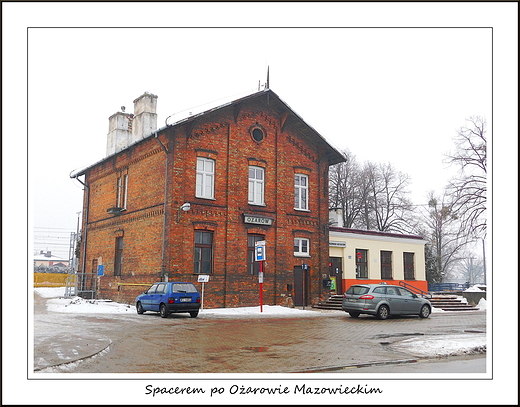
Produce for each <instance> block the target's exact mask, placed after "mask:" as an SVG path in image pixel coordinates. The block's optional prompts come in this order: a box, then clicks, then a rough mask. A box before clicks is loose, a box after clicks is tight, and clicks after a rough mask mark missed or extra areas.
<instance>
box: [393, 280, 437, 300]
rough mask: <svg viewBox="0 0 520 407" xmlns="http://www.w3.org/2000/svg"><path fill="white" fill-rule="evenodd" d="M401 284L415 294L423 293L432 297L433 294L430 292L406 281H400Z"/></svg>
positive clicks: (422, 294) (424, 295)
mask: <svg viewBox="0 0 520 407" xmlns="http://www.w3.org/2000/svg"><path fill="white" fill-rule="evenodd" d="M399 285H400V286H403V287H404V288H407V289H408V290H410V291H411V292H413V293H414V294H418V295H421V296H422V297H424V298H432V295H431V294H430V293H427V292H426V291H423V290H421V289H420V288H417V287H415V286H413V285H412V284H408V283H407V282H406V281H399Z"/></svg>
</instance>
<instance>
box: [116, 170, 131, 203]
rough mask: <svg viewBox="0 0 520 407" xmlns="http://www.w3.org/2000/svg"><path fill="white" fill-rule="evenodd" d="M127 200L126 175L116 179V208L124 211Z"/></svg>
mask: <svg viewBox="0 0 520 407" xmlns="http://www.w3.org/2000/svg"><path fill="white" fill-rule="evenodd" d="M127 200H128V174H124V175H121V176H120V177H117V203H116V207H117V208H121V209H126V203H127Z"/></svg>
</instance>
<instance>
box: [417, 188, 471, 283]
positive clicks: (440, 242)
mask: <svg viewBox="0 0 520 407" xmlns="http://www.w3.org/2000/svg"><path fill="white" fill-rule="evenodd" d="M424 222H425V225H426V228H427V233H426V239H427V240H428V241H429V243H428V244H429V248H428V249H429V250H431V252H430V257H431V262H430V263H431V264H430V267H429V273H430V276H428V275H427V279H428V281H432V282H442V281H443V280H444V279H445V278H446V277H448V276H449V275H451V273H452V271H453V270H454V268H455V267H456V266H457V264H458V262H459V261H460V260H461V259H463V258H464V257H465V254H464V253H463V251H464V249H465V247H466V245H467V239H466V235H465V234H464V233H463V231H462V229H461V224H460V222H459V219H458V217H457V215H456V214H455V212H454V211H453V210H452V208H451V206H450V204H449V203H447V199H446V197H444V198H442V199H440V198H438V197H436V196H435V194H434V193H433V192H430V193H429V194H428V208H427V210H426V213H425V215H424Z"/></svg>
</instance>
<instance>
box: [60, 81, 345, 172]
mask: <svg viewBox="0 0 520 407" xmlns="http://www.w3.org/2000/svg"><path fill="white" fill-rule="evenodd" d="M254 99H262V100H263V102H264V103H266V104H267V105H268V106H269V107H270V108H272V109H273V110H275V111H276V112H277V113H278V114H279V115H280V116H281V117H283V118H284V119H283V123H282V128H283V127H284V126H286V125H287V124H289V125H291V126H292V127H294V128H295V129H296V130H297V131H298V133H299V134H300V135H301V136H302V137H303V138H304V139H305V140H306V141H307V142H309V143H310V144H312V145H314V146H316V148H317V149H318V151H321V152H323V153H324V154H325V155H326V156H327V159H328V160H329V163H330V165H334V164H338V163H340V162H343V161H345V157H344V155H343V154H342V153H341V152H339V151H338V150H337V149H336V148H334V147H333V146H332V145H330V144H329V142H328V141H327V140H326V139H325V138H324V137H323V136H322V135H320V134H319V133H318V132H317V131H316V130H315V129H314V128H312V127H311V126H310V125H309V124H307V123H306V122H305V121H304V120H303V119H302V118H301V117H300V116H299V115H298V114H297V113H296V112H295V111H294V110H293V109H292V108H291V107H290V106H289V105H288V104H287V103H285V102H284V101H283V100H282V99H280V97H279V96H278V95H277V94H276V93H274V92H273V91H272V90H271V89H264V90H262V91H259V92H255V93H252V94H250V95H247V96H244V97H241V98H239V99H234V100H232V101H230V102H227V103H224V104H220V105H218V106H215V107H210V108H208V109H206V110H204V111H202V112H200V113H196V114H190V115H188V117H184V118H182V119H179V120H177V121H175V122H174V123H171V124H167V125H166V126H164V127H161V128H160V129H157V130H156V131H154V132H152V133H151V134H150V135H148V136H146V137H144V138H143V139H142V140H140V141H138V142H137V143H140V142H143V141H144V140H147V139H149V138H151V137H152V136H155V135H156V134H159V133H161V132H162V131H164V130H165V129H167V128H170V127H176V126H181V125H184V124H187V123H189V122H192V121H194V120H196V119H198V118H200V117H202V116H207V115H209V114H211V113H214V112H216V111H218V110H220V109H223V108H225V107H228V106H236V107H237V108H239V106H240V105H241V104H242V103H245V102H248V101H251V100H254ZM170 117H172V116H170ZM166 120H167V121H168V119H166ZM137 143H135V144H137ZM129 147H130V146H129ZM121 151H124V150H121ZM121 151H119V152H117V153H115V154H112V155H111V156H114V155H117V154H119V153H120V152H121ZM111 156H108V157H105V158H103V159H102V160H100V161H98V162H96V163H95V164H92V165H90V166H88V167H86V168H84V169H82V170H79V171H76V172H74V173H71V175H70V177H71V178H76V177H78V176H80V175H83V174H85V172H86V171H87V170H89V169H90V168H92V167H94V166H96V165H97V164H99V163H101V162H103V161H105V160H106V159H108V158H109V157H111Z"/></svg>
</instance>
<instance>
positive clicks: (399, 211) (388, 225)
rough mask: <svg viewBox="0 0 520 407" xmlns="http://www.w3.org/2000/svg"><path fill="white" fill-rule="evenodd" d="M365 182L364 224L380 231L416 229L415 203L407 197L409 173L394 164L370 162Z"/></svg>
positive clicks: (366, 168)
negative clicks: (413, 204)
mask: <svg viewBox="0 0 520 407" xmlns="http://www.w3.org/2000/svg"><path fill="white" fill-rule="evenodd" d="M364 176H365V178H366V181H365V183H364V185H366V186H367V187H368V193H367V196H366V197H364V201H365V217H364V220H365V224H366V226H367V229H369V228H370V227H373V228H375V229H376V230H379V231H386V232H398V233H409V232H410V231H411V230H413V223H415V222H414V221H413V217H412V214H413V206H412V203H411V201H410V200H409V198H408V195H409V191H408V190H407V187H408V185H409V183H410V177H409V176H408V175H406V174H404V173H402V172H399V171H397V170H396V169H395V168H394V167H393V166H392V164H390V163H388V164H379V165H374V164H371V163H367V165H366V166H365V171H364Z"/></svg>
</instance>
